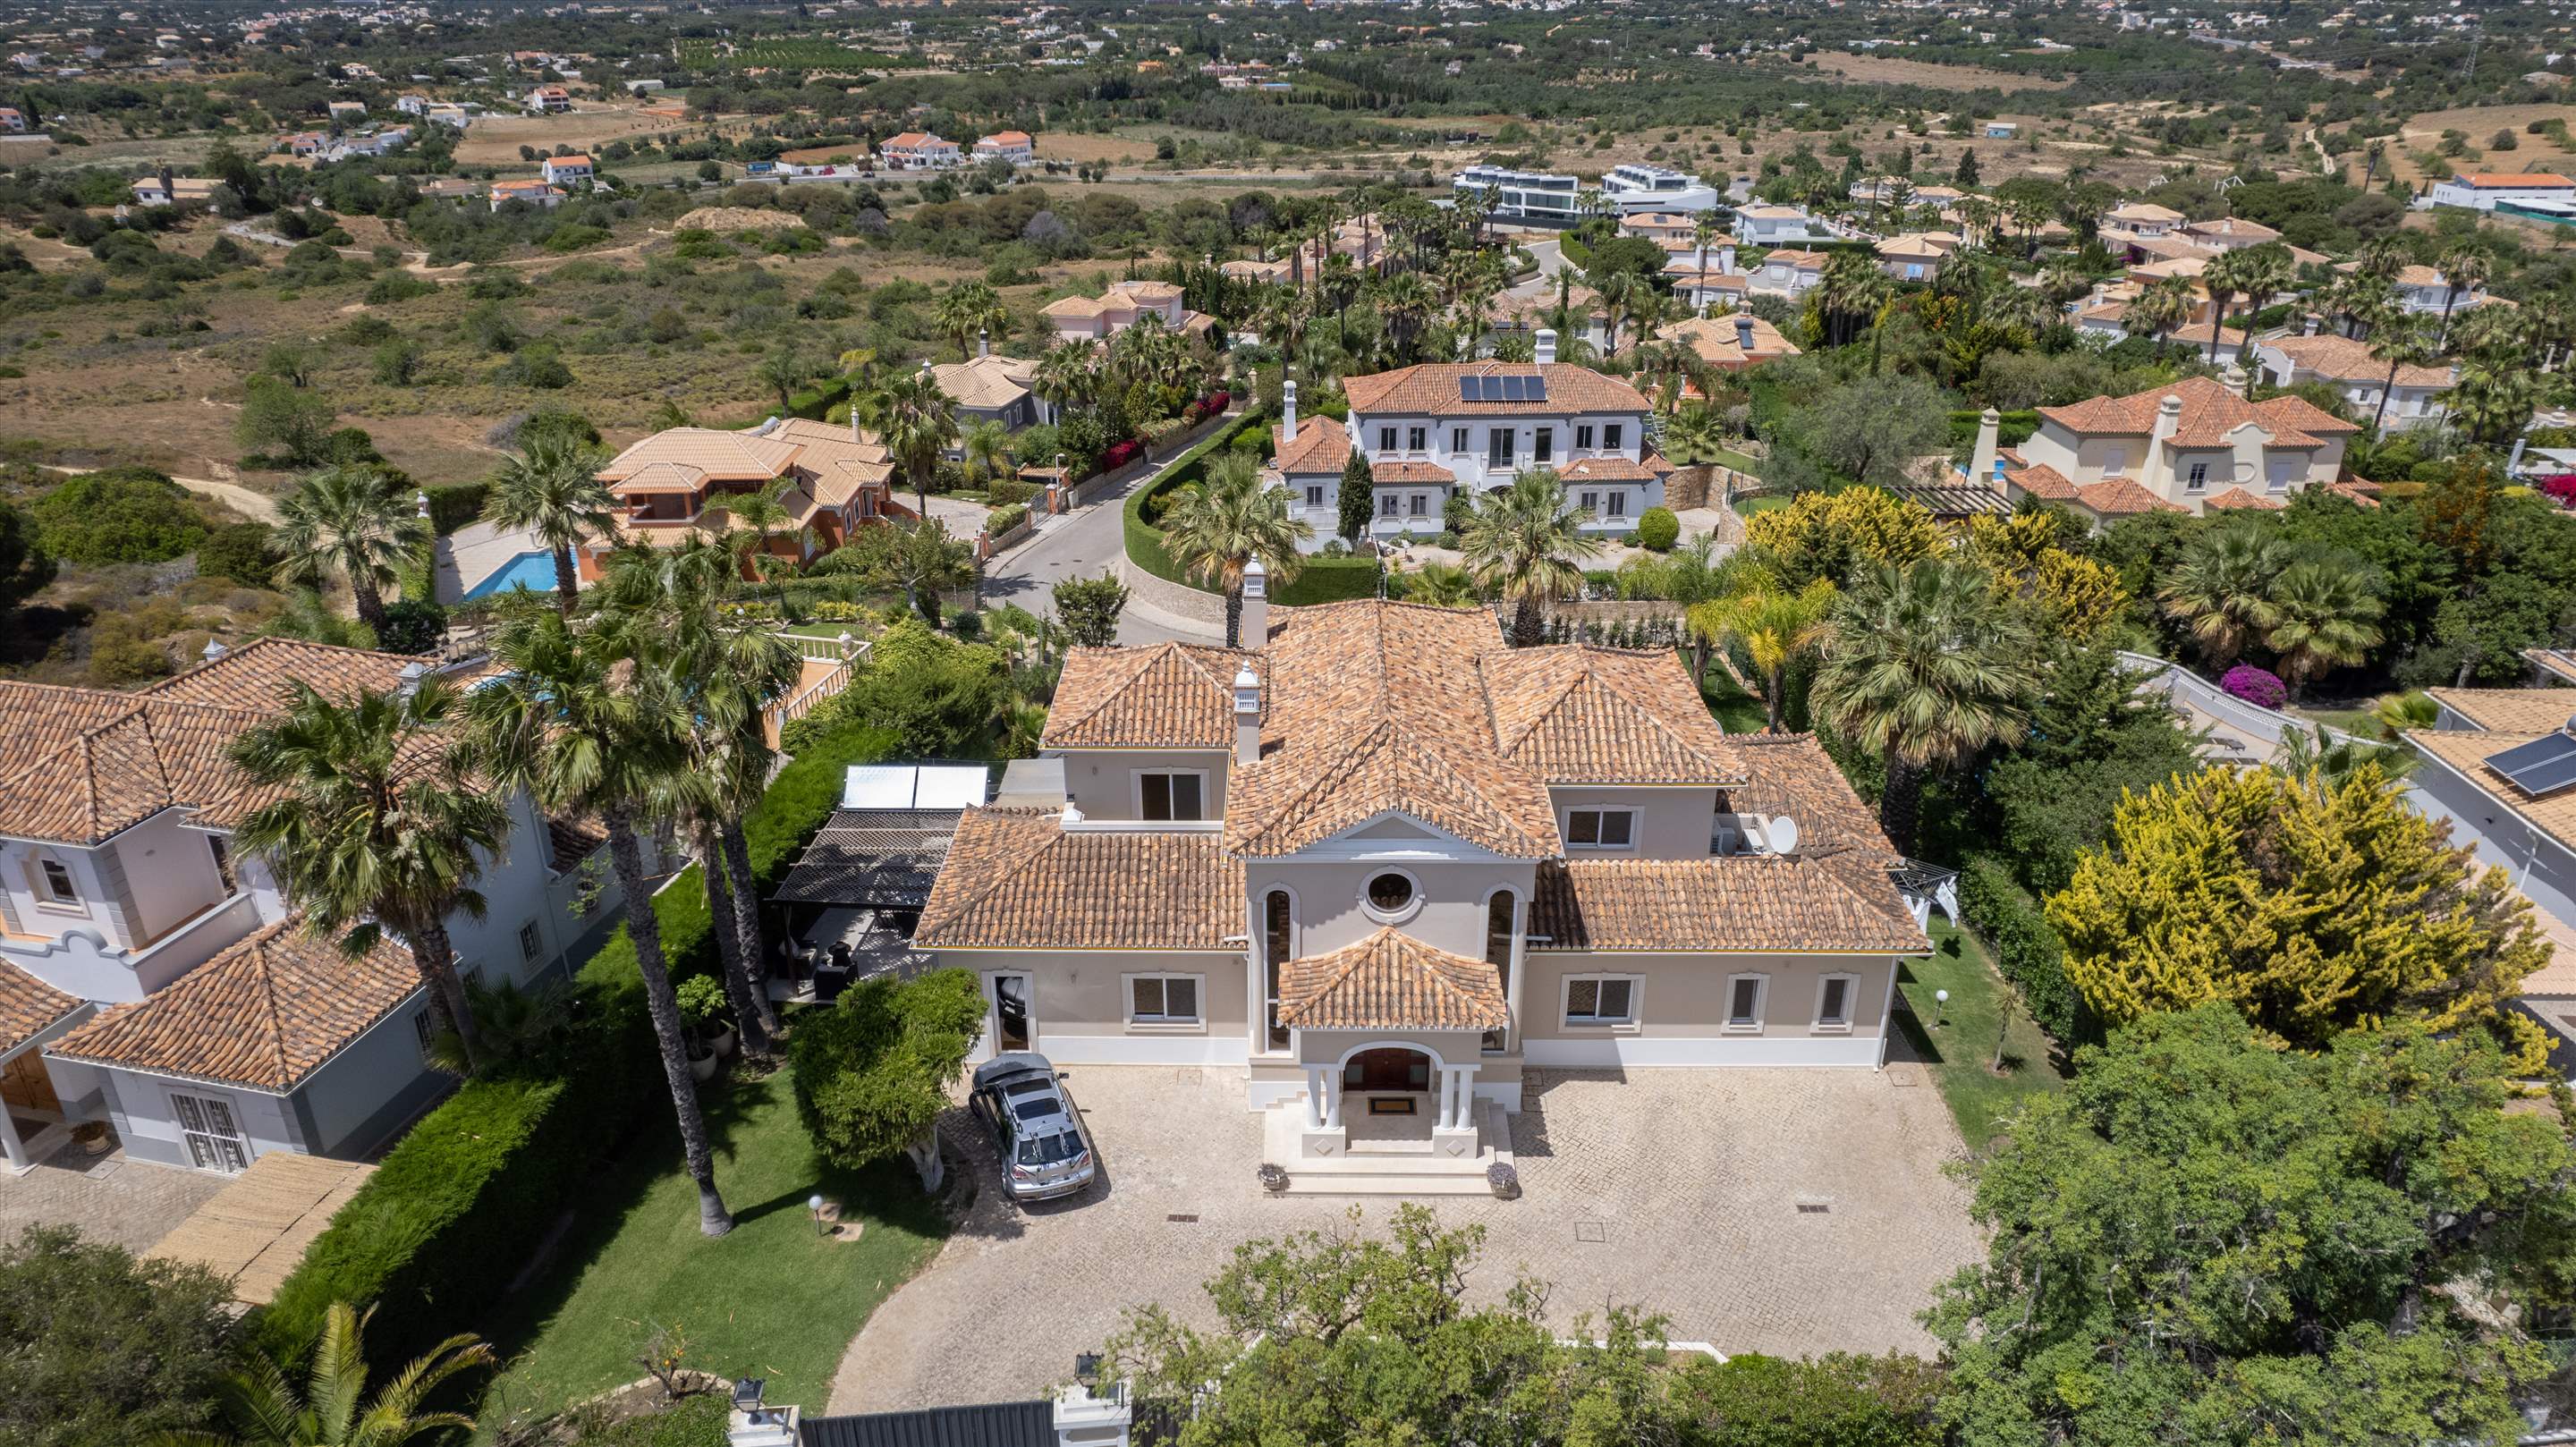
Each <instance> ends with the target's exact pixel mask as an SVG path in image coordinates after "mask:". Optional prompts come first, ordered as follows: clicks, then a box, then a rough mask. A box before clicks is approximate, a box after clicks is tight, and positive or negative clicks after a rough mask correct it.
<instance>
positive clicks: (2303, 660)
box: [2263, 559, 2387, 698]
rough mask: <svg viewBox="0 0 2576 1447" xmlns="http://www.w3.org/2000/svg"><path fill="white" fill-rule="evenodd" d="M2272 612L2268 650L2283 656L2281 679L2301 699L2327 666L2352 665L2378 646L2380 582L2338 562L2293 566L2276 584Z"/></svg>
mask: <svg viewBox="0 0 2576 1447" xmlns="http://www.w3.org/2000/svg"><path fill="white" fill-rule="evenodd" d="M2270 601H2271V604H2272V609H2273V612H2274V614H2275V615H2276V616H2275V617H2274V620H2273V623H2272V626H2271V628H2270V629H2269V630H2268V631H2266V632H2265V634H2264V636H2263V643H2264V646H2266V647H2268V648H2270V649H2271V650H2272V651H2273V652H2275V653H2277V654H2279V655H2281V678H2282V681H2284V682H2286V683H2288V684H2289V685H2290V694H2291V696H2292V697H2294V698H2295V697H2297V696H2298V694H2299V691H2300V690H2301V689H2303V688H2305V687H2306V686H2307V684H2308V682H2309V680H2311V679H2313V678H2315V677H2316V676H2317V675H2318V674H2320V673H2322V672H2324V671H2325V670H2327V669H2328V668H2340V667H2349V666H2350V665H2352V664H2356V663H2359V662H2361V661H2362V660H2363V659H2365V658H2368V657H2369V656H2370V650H2371V649H2373V648H2376V647H2378V646H2379V639H2380V632H2379V616H2380V614H2381V613H2382V612H2384V611H2385V610H2386V606H2387V605H2386V604H2384V603H2382V602H2381V601H2380V597H2379V582H2378V579H2377V578H2376V577H2375V576H2373V575H2372V574H2371V572H2370V571H2369V570H2367V569H2366V568H2362V567H2358V566H2355V565H2352V564H2350V563H2346V562H2342V561H2339V560H2334V559H2310V560H2307V561H2304V562H2297V563H2292V564H2291V565H2290V566H2289V567H2287V568H2285V569H2283V570H2282V571H2281V574H2280V576H2279V577H2277V578H2275V579H2274V580H2273V581H2272V587H2271V596H2270Z"/></svg>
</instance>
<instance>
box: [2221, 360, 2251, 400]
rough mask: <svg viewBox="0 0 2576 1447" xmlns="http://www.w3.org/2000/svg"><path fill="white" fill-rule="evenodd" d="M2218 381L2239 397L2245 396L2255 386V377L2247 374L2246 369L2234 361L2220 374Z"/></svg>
mask: <svg viewBox="0 0 2576 1447" xmlns="http://www.w3.org/2000/svg"><path fill="white" fill-rule="evenodd" d="M2218 382H2219V385H2220V386H2223V387H2225V388H2226V389H2227V390H2228V391H2230V392H2233V393H2235V394H2236V395H2237V396H2239V397H2242V396H2244V395H2245V394H2246V393H2247V392H2248V391H2250V390H2251V389H2252V388H2253V386H2254V379H2253V378H2252V377H2249V376H2247V375H2246V374H2245V369H2244V368H2243V367H2242V366H2239V365H2238V364H2237V363H2234V362H2230V363H2228V364H2227V370H2225V371H2223V372H2220V373H2219V374H2218Z"/></svg>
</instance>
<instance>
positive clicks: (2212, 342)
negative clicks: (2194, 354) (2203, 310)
mask: <svg viewBox="0 0 2576 1447" xmlns="http://www.w3.org/2000/svg"><path fill="white" fill-rule="evenodd" d="M2234 295H2235V293H2233V292H2223V291H2222V292H2217V293H2214V294H2213V295H2212V296H2211V297H2210V299H2209V302H2210V319H2209V365H2211V366H2213V367H2215V366H2217V365H2218V334H2219V333H2220V332H2223V331H2225V330H2226V329H2227V302H2228V298H2230V297H2232V296H2234Z"/></svg>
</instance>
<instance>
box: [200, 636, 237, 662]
mask: <svg viewBox="0 0 2576 1447" xmlns="http://www.w3.org/2000/svg"><path fill="white" fill-rule="evenodd" d="M230 652H232V650H231V649H229V648H226V647H225V646H224V645H223V641H222V640H221V639H217V638H209V639H207V640H206V651H205V652H203V653H201V654H199V655H197V656H198V657H200V658H203V659H204V660H206V661H207V662H208V663H212V662H214V661H215V660H216V659H218V658H221V657H223V656H224V655H225V654H227V653H230Z"/></svg>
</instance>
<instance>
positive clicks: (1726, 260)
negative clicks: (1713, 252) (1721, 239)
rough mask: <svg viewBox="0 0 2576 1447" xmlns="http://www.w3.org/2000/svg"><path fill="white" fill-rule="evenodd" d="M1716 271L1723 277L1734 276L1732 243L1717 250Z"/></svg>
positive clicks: (1733, 249) (1733, 247) (1733, 248)
mask: <svg viewBox="0 0 2576 1447" xmlns="http://www.w3.org/2000/svg"><path fill="white" fill-rule="evenodd" d="M1717 269H1718V271H1719V272H1721V273H1722V274H1724V275H1727V276H1733V275H1735V246H1734V244H1733V243H1732V242H1730V243H1728V244H1727V245H1724V246H1721V247H1719V248H1718V249H1717Z"/></svg>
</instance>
